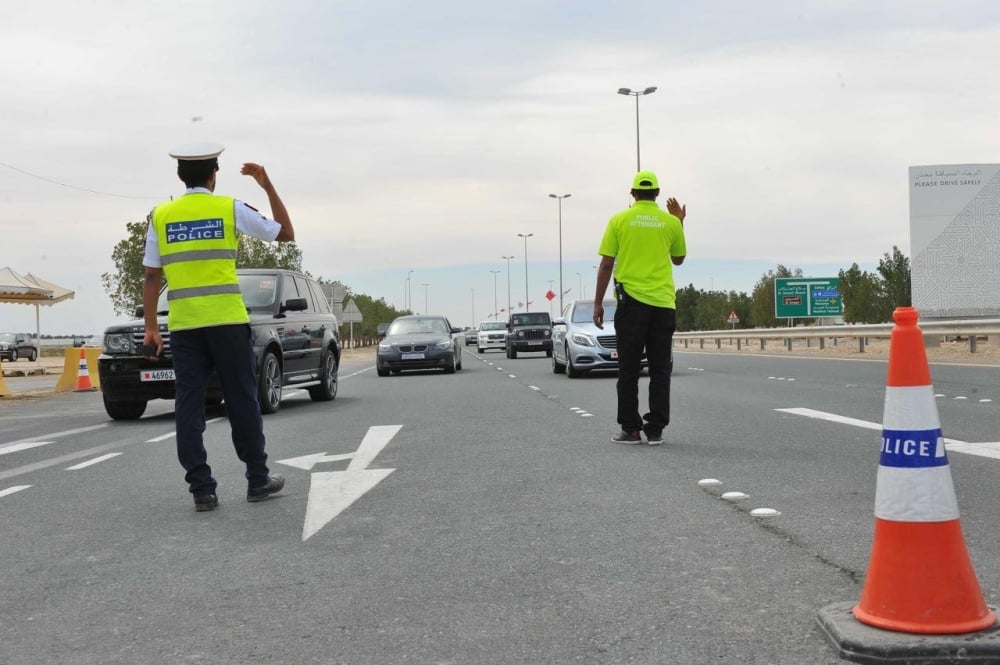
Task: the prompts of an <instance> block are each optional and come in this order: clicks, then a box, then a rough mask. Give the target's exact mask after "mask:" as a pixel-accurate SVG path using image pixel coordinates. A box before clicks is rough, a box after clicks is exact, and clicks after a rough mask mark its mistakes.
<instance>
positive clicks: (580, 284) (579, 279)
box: [576, 272, 587, 300]
mask: <svg viewBox="0 0 1000 665" xmlns="http://www.w3.org/2000/svg"><path fill="white" fill-rule="evenodd" d="M576 281H577V286H578V287H579V289H580V300H585V299H586V297H587V296H585V295H583V273H579V272H578V273H576Z"/></svg>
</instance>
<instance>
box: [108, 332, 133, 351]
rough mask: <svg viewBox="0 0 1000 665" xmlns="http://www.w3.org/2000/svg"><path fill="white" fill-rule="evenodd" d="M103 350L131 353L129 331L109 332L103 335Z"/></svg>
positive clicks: (131, 346)
mask: <svg viewBox="0 0 1000 665" xmlns="http://www.w3.org/2000/svg"><path fill="white" fill-rule="evenodd" d="M104 350H105V351H107V352H108V353H119V354H133V353H135V347H134V346H133V345H132V335H131V333H109V334H107V335H105V336H104Z"/></svg>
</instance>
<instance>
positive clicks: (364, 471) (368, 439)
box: [278, 425, 403, 542]
mask: <svg viewBox="0 0 1000 665" xmlns="http://www.w3.org/2000/svg"><path fill="white" fill-rule="evenodd" d="M401 429H403V426H402V425H376V426H374V427H369V428H368V431H367V432H366V433H365V438H364V439H362V440H361V445H360V446H358V449H357V450H355V451H354V452H353V453H342V454H338V455H328V454H326V453H314V454H312V455H303V456H302V457H292V458H289V459H285V460H279V461H278V464H285V465H288V466H293V467H295V468H297V469H305V470H306V471H310V470H312V468H313V467H314V466H315V465H317V464H319V463H321V462H339V461H342V460H347V459H349V460H351V462H350V464H348V465H347V469H346V470H344V471H326V472H317V473H313V474H312V475H311V476H310V482H309V498H308V500H307V501H306V518H305V522H304V523H303V524H302V540H303V542H304V541H306V540H308V539H309V537H310V536H312V535H313V534H315V533H316V532H317V531H319V530H320V529H322V528H323V527H324V526H326V525H327V524H328V523H329V522H330V520H332V519H333V518H334V517H336V516H337V515H339V514H340V513H342V512H343V511H344V510H345V509H346V508H347V507H348V506H350V505H351V504H352V503H354V502H355V501H357V500H358V499H360V498H361V497H362V496H364V494H365V492H367V491H368V490H370V489H371V488H373V487H375V486H376V485H378V484H379V483H380V482H382V479H383V478H385V477H386V476H388V475H389V474H390V473H392V472H393V471H395V469H369V468H368V465H369V464H371V462H372V460H374V459H375V458H376V457H377V456H378V454H379V453H380V452H382V449H383V448H385V447H386V446H387V445H388V444H389V442H390V441H392V437H394V436H396V433H397V432H399V430H401Z"/></svg>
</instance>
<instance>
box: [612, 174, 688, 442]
mask: <svg viewBox="0 0 1000 665" xmlns="http://www.w3.org/2000/svg"><path fill="white" fill-rule="evenodd" d="M659 194H660V184H659V181H658V180H657V178H656V174H654V173H653V172H652V171H639V172H638V173H636V174H635V177H634V178H633V180H632V197H633V198H634V199H635V204H634V205H633V206H632V207H631V208H628V209H627V210H623V211H621V212H619V213H618V214H616V215H615V216H614V217H612V218H611V220H610V221H609V222H608V226H607V229H606V230H605V231H604V238H603V239H602V240H601V246H600V248H599V249H598V253H599V254H600V255H601V265H600V266H599V267H598V269H597V287H596V289H595V293H594V325H596V326H597V327H598V328H601V329H603V328H604V307H603V302H604V294H605V292H606V291H607V288H608V284H609V283H610V282H611V278H612V276H614V282H615V296H616V298H617V300H618V307H617V308H616V310H615V337H616V340H617V347H618V386H617V389H618V423H619V424H620V425H621V430H622V431H621V432H619V433H617V434H615V435H614V436H613V437H611V440H612V441H613V442H615V443H626V444H636V443H642V432H645V434H646V441H647V442H648V443H649V445H651V446H655V445H659V444H660V443H662V442H663V428H665V427H666V426H667V425H668V424H669V423H670V347H671V346H672V345H673V337H674V330H675V328H676V327H677V309H676V300H675V288H674V275H673V266H679V265H681V264H682V263H684V258H685V256H687V245H686V244H685V241H684V217H685V215H686V214H687V206H682V205H680V204H679V203H678V202H677V200H676V199H674V198H670V199H668V200H667V210H662V209H660V207H659V206H658V205H657V204H656V197H657V196H659ZM643 349H645V351H646V357H647V360H648V361H649V412H648V413H646V414H645V415H644V416H640V415H639V372H640V371H641V369H642V352H643ZM643 421H645V423H644V422H643Z"/></svg>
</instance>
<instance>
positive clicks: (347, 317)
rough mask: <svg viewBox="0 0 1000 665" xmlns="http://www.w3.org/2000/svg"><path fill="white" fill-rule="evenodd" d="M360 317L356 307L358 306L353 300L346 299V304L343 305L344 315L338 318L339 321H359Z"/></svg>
mask: <svg viewBox="0 0 1000 665" xmlns="http://www.w3.org/2000/svg"><path fill="white" fill-rule="evenodd" d="M361 318H362V317H361V310H360V309H358V306H357V305H356V304H354V301H353V300H351V301H348V303H347V304H346V305H344V316H343V318H342V319H340V322H341V323H361Z"/></svg>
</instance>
